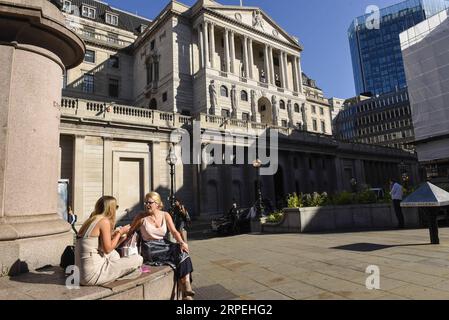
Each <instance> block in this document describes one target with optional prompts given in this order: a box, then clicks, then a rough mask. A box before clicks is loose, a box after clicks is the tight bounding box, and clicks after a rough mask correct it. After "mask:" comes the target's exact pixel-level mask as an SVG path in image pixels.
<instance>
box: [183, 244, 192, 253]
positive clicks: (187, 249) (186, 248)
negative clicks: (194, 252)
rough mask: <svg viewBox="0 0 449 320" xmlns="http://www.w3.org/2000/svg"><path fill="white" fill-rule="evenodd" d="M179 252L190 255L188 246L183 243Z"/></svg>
mask: <svg viewBox="0 0 449 320" xmlns="http://www.w3.org/2000/svg"><path fill="white" fill-rule="evenodd" d="M181 251H182V252H185V253H190V252H189V245H188V244H187V243H185V242H183V243H181Z"/></svg>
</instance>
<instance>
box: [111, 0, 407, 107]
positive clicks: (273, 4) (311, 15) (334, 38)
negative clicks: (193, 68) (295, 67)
mask: <svg viewBox="0 0 449 320" xmlns="http://www.w3.org/2000/svg"><path fill="white" fill-rule="evenodd" d="M105 1H106V2H108V3H109V4H110V5H112V6H114V7H116V8H119V9H123V10H127V11H130V12H133V13H136V12H137V13H138V14H139V15H142V16H144V17H148V18H150V19H151V18H154V17H155V16H156V15H157V14H158V13H159V12H160V11H161V10H162V9H163V8H164V7H165V6H166V5H167V3H168V2H169V0H105ZM180 2H182V3H185V4H187V5H192V4H193V3H195V2H196V0H180ZM218 2H219V3H221V4H225V5H230V4H232V5H239V4H240V0H218ZM398 2H401V1H400V0H313V1H312V0H308V1H306V0H275V1H274V0H243V5H247V6H256V7H260V8H262V9H263V10H264V11H265V12H266V13H267V14H268V15H270V16H271V17H272V18H273V19H274V20H275V21H276V22H277V23H278V24H279V25H280V26H281V27H282V28H283V29H284V30H286V31H287V32H288V33H290V34H292V35H294V36H297V37H298V38H299V39H300V41H301V43H302V44H303V46H304V52H303V58H302V66H303V71H304V72H306V73H307V74H308V75H309V76H310V77H312V78H314V79H315V80H317V84H318V86H320V87H321V88H322V89H323V90H324V93H325V95H326V96H327V97H339V98H348V97H352V96H354V94H355V89H354V79H353V73H352V64H351V55H350V52H349V43H348V38H347V30H348V27H349V25H350V24H351V21H352V20H353V19H354V18H355V17H357V16H360V15H362V14H364V13H365V10H366V8H367V7H368V6H369V5H377V6H379V7H380V8H382V7H386V6H390V5H392V4H395V3H398Z"/></svg>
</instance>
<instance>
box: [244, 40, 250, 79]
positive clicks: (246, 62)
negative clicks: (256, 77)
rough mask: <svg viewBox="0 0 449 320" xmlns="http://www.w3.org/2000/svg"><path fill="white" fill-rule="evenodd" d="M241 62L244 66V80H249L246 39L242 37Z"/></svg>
mask: <svg viewBox="0 0 449 320" xmlns="http://www.w3.org/2000/svg"><path fill="white" fill-rule="evenodd" d="M243 55H244V56H243V60H244V62H243V63H244V65H245V78H249V77H250V76H249V61H248V37H247V36H244V37H243Z"/></svg>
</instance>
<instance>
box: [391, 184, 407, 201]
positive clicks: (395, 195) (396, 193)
mask: <svg viewBox="0 0 449 320" xmlns="http://www.w3.org/2000/svg"><path fill="white" fill-rule="evenodd" d="M403 196H404V192H403V190H402V186H401V185H400V184H399V183H395V184H394V185H393V187H392V188H391V199H393V200H402V197H403Z"/></svg>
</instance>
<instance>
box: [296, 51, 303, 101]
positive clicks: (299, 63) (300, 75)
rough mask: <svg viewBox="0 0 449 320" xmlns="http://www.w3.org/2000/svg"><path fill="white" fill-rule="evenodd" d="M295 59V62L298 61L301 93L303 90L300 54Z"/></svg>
mask: <svg viewBox="0 0 449 320" xmlns="http://www.w3.org/2000/svg"><path fill="white" fill-rule="evenodd" d="M296 59H297V63H298V78H299V79H298V81H299V92H300V93H302V92H303V88H302V67H301V55H300V56H299V57H297V58H296Z"/></svg>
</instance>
